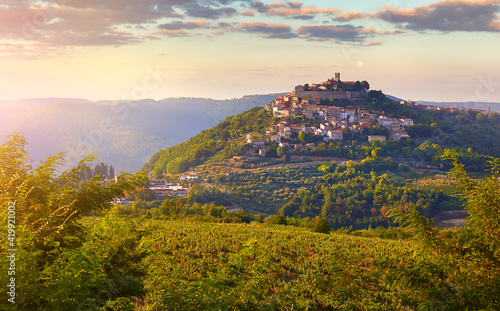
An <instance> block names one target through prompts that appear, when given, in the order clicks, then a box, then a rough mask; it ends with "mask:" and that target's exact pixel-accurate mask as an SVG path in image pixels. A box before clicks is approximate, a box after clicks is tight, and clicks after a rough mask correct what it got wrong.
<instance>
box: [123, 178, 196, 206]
mask: <svg viewBox="0 0 500 311" xmlns="http://www.w3.org/2000/svg"><path fill="white" fill-rule="evenodd" d="M199 178H200V175H199V174H198V173H188V174H185V175H181V176H180V178H179V179H180V182H181V183H182V182H188V183H192V182H193V181H197V180H199ZM148 189H149V190H151V191H153V193H154V194H155V196H156V197H157V198H158V199H162V198H165V197H171V196H178V197H185V196H187V195H188V192H189V189H190V187H189V186H187V187H185V186H183V185H181V184H180V183H177V184H176V183H169V182H168V181H166V180H165V179H151V178H150V179H149V185H148ZM113 203H114V204H117V205H128V204H130V202H129V201H127V200H126V199H125V198H117V199H115V200H114V201H113Z"/></svg>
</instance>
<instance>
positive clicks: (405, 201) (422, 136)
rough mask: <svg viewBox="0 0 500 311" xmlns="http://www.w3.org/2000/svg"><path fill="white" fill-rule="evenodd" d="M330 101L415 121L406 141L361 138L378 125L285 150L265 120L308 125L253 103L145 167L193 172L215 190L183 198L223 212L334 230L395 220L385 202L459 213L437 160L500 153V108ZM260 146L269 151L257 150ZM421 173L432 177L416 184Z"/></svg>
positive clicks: (293, 140) (305, 139)
mask: <svg viewBox="0 0 500 311" xmlns="http://www.w3.org/2000/svg"><path fill="white" fill-rule="evenodd" d="M326 104H328V103H326ZM330 104H331V103H330ZM333 104H335V105H343V106H345V107H347V106H356V107H358V108H359V109H366V110H368V111H369V112H370V113H374V114H375V113H376V114H383V115H385V116H388V117H392V118H397V119H400V118H411V119H412V120H413V121H414V125H410V126H406V127H405V130H406V131H407V132H408V134H409V135H410V137H409V138H404V139H401V140H387V141H372V142H368V139H367V137H368V135H373V134H384V133H385V131H387V130H386V129H385V128H383V127H378V126H375V125H373V126H371V127H370V128H365V129H364V130H363V131H361V132H349V131H348V130H344V137H345V138H344V140H343V141H324V140H322V139H321V137H319V139H318V136H315V135H312V134H305V135H303V136H302V137H301V138H299V135H297V133H292V135H291V137H290V138H289V139H283V141H285V142H287V143H289V144H301V143H302V144H306V143H309V144H310V146H309V147H307V148H302V149H300V150H290V149H287V148H286V147H279V146H278V144H277V143H275V142H271V141H270V137H271V134H266V131H267V130H268V128H269V125H272V124H278V123H279V122H281V121H283V120H286V121H288V122H290V123H292V124H306V125H307V126H312V125H315V124H314V123H313V122H312V121H310V120H305V119H304V118H303V117H295V118H291V117H286V118H273V117H272V116H271V115H270V113H268V112H266V111H265V110H264V108H254V109H251V110H249V111H247V112H245V113H243V114H240V115H236V116H233V117H229V118H227V119H226V120H224V121H223V122H221V123H219V124H218V125H217V126H216V127H214V128H212V129H210V130H206V131H203V132H202V133H200V134H199V135H197V136H195V137H193V138H191V139H190V140H189V141H187V142H185V143H182V144H180V145H177V146H174V147H170V148H168V149H165V150H162V151H160V152H158V153H156V154H155V155H154V156H153V157H152V158H151V160H150V161H149V163H148V164H146V165H145V167H144V168H143V170H144V171H145V172H153V176H154V177H156V178H159V177H166V178H168V179H170V180H174V181H175V180H177V178H178V177H177V175H175V174H177V173H182V172H184V171H187V170H194V171H197V172H198V173H200V174H201V176H202V178H203V179H204V180H206V181H207V183H208V186H207V187H215V188H214V189H218V191H219V190H220V194H217V195H216V196H215V195H213V194H210V193H209V192H208V191H200V190H193V191H192V192H191V194H190V196H189V198H188V201H189V200H191V201H193V202H200V203H204V202H214V200H215V202H218V203H217V204H222V205H225V206H226V208H228V209H243V210H245V211H247V212H254V213H263V214H266V215H274V214H280V215H283V216H285V217H290V218H296V219H306V220H307V219H310V218H314V217H315V216H318V215H321V216H322V217H324V218H325V219H327V220H329V222H330V226H332V227H333V228H336V229H337V228H343V227H350V226H351V228H353V229H362V228H368V227H369V226H372V227H378V226H383V227H387V226H389V225H391V224H393V223H392V221H391V220H390V219H388V218H387V214H388V213H387V211H388V210H389V209H391V208H398V209H400V210H409V209H411V208H413V207H415V208H417V210H419V211H420V212H421V213H423V214H424V215H426V216H429V217H433V216H434V215H436V214H438V213H440V212H442V211H447V210H458V209H462V203H461V202H460V200H459V199H458V198H457V197H456V194H455V192H454V191H453V189H450V188H452V187H453V184H447V185H446V186H445V187H444V186H443V185H442V184H440V183H439V181H440V180H441V179H440V176H443V175H446V174H447V172H448V171H449V169H450V168H451V167H452V164H451V161H450V160H449V159H446V158H444V157H443V155H444V154H445V152H446V151H447V150H456V152H457V157H458V160H459V162H460V163H462V164H463V165H464V167H465V169H466V170H467V171H468V172H471V173H476V174H480V173H481V172H484V170H486V169H487V168H488V166H487V163H488V160H489V157H490V156H494V157H498V156H500V149H499V146H500V114H498V113H491V114H488V115H484V114H483V113H481V112H477V111H467V112H451V111H444V110H439V111H427V110H422V109H419V108H418V107H415V106H407V105H402V104H400V103H399V102H395V101H392V100H390V99H388V98H382V97H380V98H375V99H374V100H373V101H366V100H356V101H334V102H333ZM316 125H317V126H318V127H319V124H316ZM386 135H387V134H386ZM247 136H249V137H251V138H252V140H253V141H257V140H260V141H265V145H264V146H260V147H257V148H256V147H254V146H253V145H252V144H251V143H250V144H248V143H247V139H246V138H247ZM259 149H265V150H266V151H267V154H266V155H265V156H259V155H258V154H257V151H258V150H259ZM235 156H239V157H236V158H235ZM481 174H482V173H481ZM435 176H437V177H435ZM425 178H427V179H429V180H430V181H428V182H423V181H422V182H419V180H421V179H422V180H423V179H425ZM202 187H205V186H202ZM290 222H292V221H290Z"/></svg>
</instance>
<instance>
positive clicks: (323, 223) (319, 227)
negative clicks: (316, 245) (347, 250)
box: [309, 216, 332, 233]
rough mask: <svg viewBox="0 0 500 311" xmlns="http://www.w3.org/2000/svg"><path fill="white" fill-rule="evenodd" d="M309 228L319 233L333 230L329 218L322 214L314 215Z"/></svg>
mask: <svg viewBox="0 0 500 311" xmlns="http://www.w3.org/2000/svg"><path fill="white" fill-rule="evenodd" d="M309 229H310V230H311V231H312V232H318V233H330V231H331V230H332V229H331V228H330V225H329V224H328V220H326V219H325V218H323V217H321V216H316V217H314V219H313V220H311V222H310V223H309Z"/></svg>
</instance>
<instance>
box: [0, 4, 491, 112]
mask: <svg viewBox="0 0 500 311" xmlns="http://www.w3.org/2000/svg"><path fill="white" fill-rule="evenodd" d="M499 12H500V0H478V1H472V0H444V1H425V0H412V1H403V0H395V1H390V2H386V1H379V0H370V1H365V0H351V1H340V0H330V1H323V0H321V1H309V0H305V1H289V2H279V1H278V2H272V1H263V0H262V1H255V0H46V1H31V0H0V99H22V98H44V97H70V98H86V99H90V100H100V99H109V100H116V99H141V98H154V99H162V98H168V97H204V98H216V99H225V98H233V97H241V96H243V95H252V94H266V93H276V92H287V91H291V90H293V88H294V86H295V85H298V84H304V83H315V82H322V81H326V80H327V79H329V78H331V77H333V76H334V74H335V72H340V73H341V78H342V79H344V80H366V81H368V82H369V83H370V85H371V87H372V89H376V90H382V91H383V92H384V93H386V94H390V95H393V96H397V97H400V98H404V99H410V100H431V101H497V102H500V70H499V69H500V57H498V55H500V53H499V52H500V17H499Z"/></svg>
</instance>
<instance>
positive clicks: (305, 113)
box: [147, 73, 490, 199]
mask: <svg viewBox="0 0 500 311" xmlns="http://www.w3.org/2000/svg"><path fill="white" fill-rule="evenodd" d="M419 110H420V111H421V112H419ZM440 111H441V112H446V113H448V115H449V116H450V117H453V118H456V117H457V116H462V117H466V116H467V118H468V119H470V116H472V115H473V118H474V119H476V114H484V115H488V114H490V111H489V109H488V110H479V109H470V108H462V109H458V108H457V107H455V106H446V107H438V106H433V105H421V104H418V103H415V102H413V101H410V100H408V101H401V102H399V104H398V102H395V101H392V100H389V99H388V98H386V97H385V95H384V94H383V93H382V92H381V91H374V90H370V85H369V83H368V82H367V81H342V80H341V78H340V73H336V74H335V77H334V78H332V79H328V80H327V81H325V82H323V83H311V84H304V85H298V86H296V87H295V88H294V90H293V91H291V92H290V93H288V94H286V95H279V96H277V97H276V98H275V99H274V100H272V101H271V102H270V103H269V104H267V105H265V107H264V109H262V108H256V109H254V110H249V111H248V112H246V113H244V114H242V115H239V116H235V117H234V118H233V121H232V123H230V122H222V123H221V124H220V125H219V126H218V127H217V128H214V129H213V131H211V132H210V133H209V132H202V133H201V134H200V135H199V136H196V137H195V138H196V142H195V141H194V140H193V141H188V142H186V143H185V144H187V145H186V146H184V144H183V145H179V146H177V147H175V148H176V149H178V151H177V150H176V151H172V150H173V149H172V150H171V151H169V152H168V153H164V154H159V155H158V159H161V158H162V157H167V158H168V157H171V160H166V159H165V158H164V160H162V161H163V162H161V163H162V164H161V165H158V167H156V166H155V165H154V164H153V166H149V164H148V165H147V167H148V169H147V172H148V173H149V176H150V180H151V183H150V185H149V189H148V190H149V192H150V194H152V195H154V197H156V198H159V199H165V198H167V197H182V196H187V195H188V192H189V190H190V185H191V183H192V182H193V181H197V182H198V183H200V182H201V183H203V182H205V175H206V174H205V172H204V171H203V168H201V169H200V168H199V167H198V166H199V165H201V164H203V163H204V162H205V161H206V160H208V159H209V157H210V156H213V155H217V156H216V158H217V159H219V160H220V161H223V162H224V164H222V165H223V166H224V167H228V165H230V164H231V163H232V162H238V163H240V164H238V165H240V166H241V167H246V165H247V164H244V162H246V161H253V162H258V161H263V162H266V161H267V162H269V163H274V162H273V161H280V160H281V161H288V160H289V158H288V157H290V156H291V155H318V154H335V155H337V156H338V157H340V158H345V157H348V158H356V157H357V156H359V155H360V151H359V149H358V151H353V148H354V149H355V148H359V147H361V146H363V147H366V148H370V146H371V145H373V143H372V142H374V141H379V142H383V141H397V142H399V141H401V140H402V142H401V143H406V144H408V143H409V142H410V139H408V138H410V135H409V134H408V132H410V133H416V131H415V130H417V131H418V130H419V129H421V128H425V129H431V132H432V129H434V128H435V127H432V126H431V123H432V122H428V120H431V119H432V118H431V119H426V120H427V121H423V120H424V119H422V116H424V115H436V116H437V115H439V114H440V113H441V112H440ZM429 112H431V113H430V114H429ZM434 112H435V113H434ZM441 114H442V113H441ZM408 116H414V117H415V118H418V122H416V121H414V119H412V118H409V117H408ZM426 123H428V124H426ZM412 130H413V131H412ZM438 132H439V131H438ZM431 135H432V134H431ZM417 136H418V135H417ZM412 138H414V137H412ZM189 144H199V145H197V146H198V147H196V148H195V149H193V148H192V147H187V146H189ZM325 150H328V151H329V153H328V152H326V151H325ZM336 150H337V151H336ZM342 150H345V152H343V151H342ZM177 153H179V155H178V156H177V157H173V155H175V154H177ZM283 156H285V158H283ZM278 159H279V160H278ZM167 161H169V162H167ZM267 162H266V163H267ZM165 163H168V164H165ZM231 165H232V164H231ZM248 166H249V167H252V165H248ZM188 170H191V171H193V170H195V171H198V173H194V172H191V173H185V172H186V171H188ZM199 173H202V175H203V176H204V178H200V175H198V174H199ZM178 174H181V175H180V177H179V175H178ZM167 175H168V176H170V178H171V180H172V178H180V180H179V182H176V183H169V182H167V180H166V179H162V178H163V177H162V176H167ZM154 178H156V179H154ZM205 186H206V187H210V184H209V183H207V184H206V185H205Z"/></svg>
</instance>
